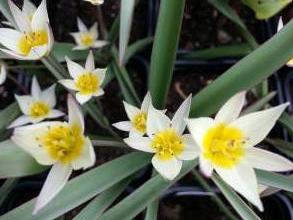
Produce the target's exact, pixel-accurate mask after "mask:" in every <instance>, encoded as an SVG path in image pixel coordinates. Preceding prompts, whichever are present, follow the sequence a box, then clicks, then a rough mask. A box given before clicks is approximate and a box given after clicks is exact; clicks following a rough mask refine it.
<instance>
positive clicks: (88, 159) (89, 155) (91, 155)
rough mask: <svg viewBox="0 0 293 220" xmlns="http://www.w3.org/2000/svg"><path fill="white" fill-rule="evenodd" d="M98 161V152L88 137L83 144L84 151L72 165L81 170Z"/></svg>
mask: <svg viewBox="0 0 293 220" xmlns="http://www.w3.org/2000/svg"><path fill="white" fill-rule="evenodd" d="M95 162H96V154H95V151H94V148H93V145H92V143H91V141H90V139H89V138H86V141H85V144H84V146H83V151H82V154H81V155H80V157H79V158H78V159H76V160H74V161H72V167H73V169H74V170H79V169H81V168H83V169H87V168H89V167H92V166H93V165H94V164H95Z"/></svg>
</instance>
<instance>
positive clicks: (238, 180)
mask: <svg viewBox="0 0 293 220" xmlns="http://www.w3.org/2000/svg"><path fill="white" fill-rule="evenodd" d="M215 170H216V171H217V173H218V174H219V175H220V176H221V178H222V179H223V180H224V181H225V182H226V183H227V184H228V185H230V186H231V187H232V188H233V189H234V190H236V191H237V192H239V193H240V194H241V195H243V196H244V197H245V198H246V199H247V200H248V201H249V202H251V203H252V204H253V205H255V206H256V207H257V208H258V209H259V210H260V211H263V205H262V202H261V201H260V198H259V194H258V186H257V179H256V176H255V172H254V170H253V169H252V168H251V167H249V166H246V165H245V164H241V163H240V164H238V165H237V166H236V167H235V168H232V169H221V168H218V167H215Z"/></svg>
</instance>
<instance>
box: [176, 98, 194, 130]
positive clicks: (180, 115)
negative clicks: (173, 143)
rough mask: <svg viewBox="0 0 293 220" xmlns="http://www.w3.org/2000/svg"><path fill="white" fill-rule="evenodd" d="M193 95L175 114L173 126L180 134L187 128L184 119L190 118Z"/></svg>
mask: <svg viewBox="0 0 293 220" xmlns="http://www.w3.org/2000/svg"><path fill="white" fill-rule="evenodd" d="M191 97H192V96H191V94H190V95H189V96H188V97H187V98H186V99H185V101H184V102H183V103H182V104H181V106H180V107H179V108H178V110H177V111H176V113H175V115H174V116H173V119H172V127H173V128H174V129H175V130H176V131H177V133H178V134H182V133H183V132H184V130H185V128H186V122H185V120H184V119H186V118H188V115H189V111H190V105H191Z"/></svg>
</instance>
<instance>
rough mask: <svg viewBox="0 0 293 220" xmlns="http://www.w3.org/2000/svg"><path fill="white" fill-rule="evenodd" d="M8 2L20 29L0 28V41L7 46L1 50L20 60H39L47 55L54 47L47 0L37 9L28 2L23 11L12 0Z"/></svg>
mask: <svg viewBox="0 0 293 220" xmlns="http://www.w3.org/2000/svg"><path fill="white" fill-rule="evenodd" d="M8 2H9V6H10V10H11V13H12V15H13V17H14V20H15V22H16V24H17V27H16V28H17V29H18V30H14V29H11V28H0V43H1V44H2V45H3V46H5V47H6V48H7V49H1V50H2V51H3V52H5V53H7V54H8V55H10V56H11V57H13V58H15V59H19V60H38V59H40V58H42V57H43V56H45V55H47V54H48V53H49V52H50V51H51V49H52V46H53V43H54V38H53V34H52V31H51V28H50V25H49V18H48V13H47V7H46V0H43V1H42V3H41V4H40V6H39V7H38V8H37V9H36V10H35V11H34V9H33V8H32V7H33V6H32V5H31V4H29V3H28V2H26V4H25V5H24V7H25V8H24V9H23V11H21V10H20V9H19V8H18V7H17V6H16V5H14V3H12V1H11V0H9V1H8ZM28 5H29V6H28ZM33 11H34V12H33ZM30 12H32V13H33V15H32V16H31V20H30V19H29V15H28V14H29V13H30Z"/></svg>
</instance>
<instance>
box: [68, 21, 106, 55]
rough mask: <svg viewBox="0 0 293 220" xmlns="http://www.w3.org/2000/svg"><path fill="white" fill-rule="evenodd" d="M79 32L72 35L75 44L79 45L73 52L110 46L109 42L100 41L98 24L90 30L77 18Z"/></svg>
mask: <svg viewBox="0 0 293 220" xmlns="http://www.w3.org/2000/svg"><path fill="white" fill-rule="evenodd" d="M77 26H78V32H75V33H71V36H72V37H73V38H74V40H75V43H76V44H77V46H76V47H74V48H73V50H85V49H89V48H100V47H103V46H106V45H107V44H108V42H107V41H104V40H98V37H99V33H98V23H97V22H96V23H94V25H93V26H92V27H91V28H90V29H88V28H87V27H86V26H85V24H84V23H83V22H82V20H81V19H80V18H77Z"/></svg>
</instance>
